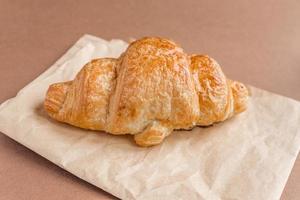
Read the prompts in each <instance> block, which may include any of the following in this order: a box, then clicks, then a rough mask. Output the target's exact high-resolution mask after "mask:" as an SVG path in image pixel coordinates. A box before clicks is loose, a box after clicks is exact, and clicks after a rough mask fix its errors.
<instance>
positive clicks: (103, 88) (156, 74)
mask: <svg viewBox="0 0 300 200" xmlns="http://www.w3.org/2000/svg"><path fill="white" fill-rule="evenodd" d="M248 96H249V93H248V90H247V88H246V87H245V86H244V85H243V84H242V83H240V82H237V81H232V80H229V79H227V78H226V76H225V75H224V73H223V72H222V70H221V68H220V66H219V64H218V63H217V62H216V61H215V60H214V59H212V58H210V57H208V56H206V55H187V54H186V53H184V51H183V49H182V48H180V47H179V46H178V45H177V44H175V43H174V42H172V41H170V40H167V39H162V38H157V37H146V38H142V39H140V40H137V41H135V42H133V43H131V44H130V45H129V47H128V48H127V50H126V51H125V52H124V53H123V54H122V55H121V56H120V57H119V58H117V59H115V58H100V59H95V60H92V61H91V62H89V63H87V64H86V65H85V66H84V67H83V68H82V69H81V71H80V72H79V73H78V74H77V76H76V77H75V79H74V80H73V81H67V82H62V83H55V84H52V85H50V87H49V89H48V91H47V94H46V98H45V101H44V108H45V110H46V111H47V113H48V114H49V116H50V117H52V118H53V119H56V120H58V121H61V122H65V123H68V124H71V125H74V126H77V127H80V128H84V129H90V130H103V131H106V132H108V133H111V134H115V135H121V134H132V135H134V140H135V142H136V143H137V144H138V145H140V146H152V145H156V144H159V143H161V142H162V141H163V140H164V138H165V137H166V136H168V135H169V134H170V133H172V131H173V130H174V129H191V128H192V127H194V126H208V125H211V124H213V123H216V122H221V121H224V120H226V119H228V118H230V117H232V116H233V115H235V114H238V113H240V112H242V111H244V110H245V109H246V107H247V100H248Z"/></svg>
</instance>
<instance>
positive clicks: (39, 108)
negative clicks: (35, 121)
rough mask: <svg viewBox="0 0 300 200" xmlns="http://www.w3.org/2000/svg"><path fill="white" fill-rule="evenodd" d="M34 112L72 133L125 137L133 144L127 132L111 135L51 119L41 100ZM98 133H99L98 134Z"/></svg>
mask: <svg viewBox="0 0 300 200" xmlns="http://www.w3.org/2000/svg"><path fill="white" fill-rule="evenodd" d="M34 112H35V113H36V115H38V116H39V117H41V118H43V119H44V120H47V122H49V123H51V124H54V125H55V126H57V127H60V128H66V129H68V130H74V131H70V132H72V134H73V133H74V134H76V132H78V131H79V132H80V133H83V132H86V133H87V134H88V133H93V134H97V135H100V134H103V136H104V137H115V138H123V139H126V140H128V141H129V142H130V143H132V144H133V145H135V142H134V141H133V139H132V137H131V135H129V134H127V135H113V134H109V133H107V132H105V131H99V130H88V129H83V128H80V127H76V126H72V125H70V124H68V123H64V122H59V121H57V120H54V119H52V118H51V117H50V116H49V115H48V114H47V112H46V111H45V109H44V105H43V102H41V103H39V104H38V105H37V106H36V107H35V109H34ZM99 133H100V134H99Z"/></svg>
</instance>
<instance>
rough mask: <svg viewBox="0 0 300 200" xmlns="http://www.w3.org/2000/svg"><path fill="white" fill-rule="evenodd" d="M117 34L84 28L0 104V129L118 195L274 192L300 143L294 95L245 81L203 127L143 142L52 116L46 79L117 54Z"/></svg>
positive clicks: (273, 195) (262, 195)
mask: <svg viewBox="0 0 300 200" xmlns="http://www.w3.org/2000/svg"><path fill="white" fill-rule="evenodd" d="M126 47H127V43H125V42H123V41H121V40H112V41H109V42H108V41H105V40H102V39H100V38H96V37H94V36H90V35H85V36H83V37H82V38H80V40H79V41H78V42H76V44H75V45H74V46H73V47H72V48H71V49H70V50H69V51H68V52H67V53H66V54H65V55H64V56H63V57H62V58H60V59H59V60H58V61H57V62H56V63H55V64H54V65H53V66H51V67H50V68H49V69H48V70H47V71H46V72H44V73H43V74H42V75H40V76H39V77H38V78H37V79H35V80H34V81H32V82H31V83H30V84H28V85H27V86H26V87H25V88H23V89H22V90H21V91H20V92H19V93H18V94H17V96H16V97H15V98H12V99H10V100H8V101H6V102H4V103H3V104H2V105H1V106H0V131H1V132H3V133H4V134H6V135H7V136H9V137H11V138H13V139H14V140H16V141H18V142H19V143H21V144H23V145H25V146H26V147H28V148H30V149H31V150H33V151H35V152H36V153H38V154H40V155H41V156H43V157H45V158H47V159H48V160H50V161H51V162H53V163H55V164H56V165H58V166H60V167H61V168H63V169H65V170H67V171H69V172H71V173H73V174H74V175H76V176H78V177H80V178H81V179H84V180H86V181H87V182H90V183H91V184H93V185H95V186H97V187H99V188H101V189H103V190H105V191H107V192H109V193H111V194H113V195H115V196H116V197H119V198H122V199H189V200H192V199H197V200H199V199H209V200H219V199H222V200H229V199H230V200H234V199H243V200H246V199H249V200H253V199H255V200H260V199H262V200H268V199H270V200H273V199H279V198H280V195H281V193H282V190H283V188H284V185H285V183H286V181H287V178H288V176H289V174H290V172H291V169H292V167H293V164H294V162H295V159H296V157H297V154H298V152H299V147H300V103H299V102H297V101H294V100H292V99H289V98H286V97H282V96H279V95H275V94H272V93H269V92H266V91H263V90H260V89H257V88H253V87H250V89H251V93H252V97H251V98H250V104H249V108H248V110H247V111H246V112H244V113H242V114H240V115H238V116H236V117H234V118H232V119H230V120H227V121H226V122H224V123H219V124H215V125H214V126H212V127H208V128H194V129H193V130H192V131H177V132H175V133H173V134H172V135H170V136H169V137H168V138H166V140H165V141H164V142H163V143H162V144H161V145H158V146H155V147H151V148H142V147H138V146H136V145H135V144H134V142H133V139H132V137H130V136H113V135H109V134H106V133H104V132H96V131H87V130H83V129H79V128H76V127H72V126H70V125H67V124H63V123H59V122H56V121H54V120H52V119H50V118H49V117H48V116H47V115H46V113H45V111H44V110H43V107H42V103H43V100H44V97H45V93H46V90H47V88H48V86H49V85H50V84H51V83H55V82H59V81H66V80H71V79H73V78H74V76H75V75H76V73H77V72H78V71H79V70H80V68H81V67H82V66H83V65H84V64H85V63H87V62H88V61H90V60H91V59H93V58H97V57H117V56H119V54H120V53H121V52H123V51H124V50H125V49H126Z"/></svg>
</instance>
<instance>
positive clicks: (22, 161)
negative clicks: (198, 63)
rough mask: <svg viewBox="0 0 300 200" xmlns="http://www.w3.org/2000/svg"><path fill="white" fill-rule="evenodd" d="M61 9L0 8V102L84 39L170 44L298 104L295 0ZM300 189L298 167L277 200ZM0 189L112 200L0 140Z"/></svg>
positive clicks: (23, 195)
mask: <svg viewBox="0 0 300 200" xmlns="http://www.w3.org/2000/svg"><path fill="white" fill-rule="evenodd" d="M60 2H62V1H58V0H57V1H39V0H36V1H32V0H31V1H29V0H24V1H15V0H0V63H1V65H0V102H3V101H4V100H6V99H7V98H9V97H13V96H14V95H15V94H16V92H17V91H18V90H20V89H21V88H22V87H23V86H24V85H26V84H27V83H29V82H30V81H31V80H32V79H34V78H35V77H37V76H38V75H39V74H40V73H41V72H43V71H44V70H46V69H47V67H49V66H50V65H51V64H52V63H53V62H54V61H55V60H57V58H58V57H59V56H61V55H62V53H64V52H65V51H66V50H67V49H68V48H69V47H70V45H72V44H73V43H74V42H75V41H76V40H77V39H78V38H79V37H80V36H81V35H82V34H84V33H90V34H93V35H96V36H100V37H103V38H105V39H111V38H122V39H128V38H130V37H135V38H138V37H141V36H145V35H158V36H166V37H169V38H173V39H174V40H176V41H177V42H179V43H180V44H182V46H183V47H184V48H185V49H186V51H188V52H190V53H191V52H199V53H201V52H203V53H207V54H209V55H211V56H212V57H214V58H215V59H217V60H218V61H219V62H220V63H221V65H222V67H223V69H224V71H225V73H226V74H227V75H228V76H229V77H231V78H233V79H238V80H241V81H243V82H245V83H249V84H252V85H254V86H257V87H260V88H264V89H267V90H270V91H273V92H276V93H279V94H282V95H285V96H289V97H292V98H294V99H297V100H300V92H299V87H300V78H299V76H300V56H299V52H300V47H299V44H300V22H299V19H300V2H299V1H298V0H294V1H292V0H289V1H275V0H273V1H269V0H265V1H259V0H255V1H248V2H246V1H244V2H242V1H185V2H184V1H180V0H176V1H171V0H168V1H157V3H155V2H154V1H147V2H146V1H145V2H144V1H122V2H121V1H96V0H95V1H91V0H89V1H81V2H79V1H76V2H75V1H64V3H60ZM158 2H161V3H158ZM187 2H189V3H187ZM222 2H223V3H222ZM225 2H226V3H225ZM228 2H231V3H228ZM299 182H300V159H298V160H297V162H296V164H295V166H294V168H293V171H292V174H291V176H290V178H289V180H288V183H287V185H286V187H285V190H284V193H283V195H282V199H283V200H294V199H295V200H296V199H299V196H300V183H299ZM0 185H1V187H0V199H71V198H72V199H73V200H75V199H110V198H113V197H112V196H110V195H108V194H106V193H104V192H103V191H101V190H100V189H97V188H96V187H94V186H91V185H89V184H87V183H85V182H84V181H81V180H79V179H78V178H76V177H74V176H73V175H70V174H69V173H67V172H65V171H64V170H62V169H60V168H58V167H56V166H55V165H54V164H52V163H50V162H48V161H47V160H45V159H43V158H41V157H40V156H38V155H37V154H35V153H33V152H31V151H30V150H28V149H26V148H25V147H23V146H21V145H19V144H17V143H16V142H14V141H12V140H11V139H9V138H7V137H6V136H4V135H3V134H0Z"/></svg>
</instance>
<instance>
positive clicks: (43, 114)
mask: <svg viewBox="0 0 300 200" xmlns="http://www.w3.org/2000/svg"><path fill="white" fill-rule="evenodd" d="M35 113H36V114H37V115H38V116H39V117H41V118H43V119H44V120H47V121H48V122H49V123H51V124H54V125H55V126H57V127H59V128H66V129H68V130H74V131H70V132H72V134H73V133H74V134H76V132H77V133H78V132H80V133H81V134H82V133H83V132H86V133H93V134H97V135H100V134H99V133H101V134H103V135H102V137H111V138H118V139H121V138H123V139H122V140H127V141H128V142H129V143H130V144H132V145H134V146H136V147H139V146H137V145H136V143H135V142H134V139H133V135H131V134H125V135H114V134H110V133H107V132H105V131H98V130H88V129H83V128H79V127H76V126H72V125H70V124H68V123H64V122H59V121H56V120H54V119H52V118H51V117H50V116H48V114H47V112H46V111H45V110H44V106H43V102H41V103H39V104H38V105H37V106H36V107H35ZM228 120H231V119H227V120H226V121H228ZM218 124H220V122H217V123H214V124H212V125H208V126H194V127H192V128H190V129H175V130H173V133H172V134H171V135H170V136H168V137H166V139H168V138H170V137H176V136H178V134H180V135H181V134H184V135H185V136H186V134H188V135H193V136H195V134H191V133H192V131H193V130H195V129H197V128H198V129H199V131H197V133H196V134H197V135H198V136H199V137H200V138H202V137H205V136H206V135H209V134H211V133H208V132H207V131H205V133H204V132H202V131H201V129H203V130H204V129H205V130H208V129H210V128H212V127H213V126H216V125H218ZM54 131H55V130H54ZM209 132H210V131H209ZM200 138H199V139H200ZM166 139H165V140H166ZM181 140H182V138H181ZM178 141H179V140H178ZM162 143H164V142H162ZM156 146H157V145H156ZM141 148H143V147H141Z"/></svg>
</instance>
